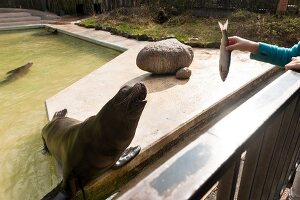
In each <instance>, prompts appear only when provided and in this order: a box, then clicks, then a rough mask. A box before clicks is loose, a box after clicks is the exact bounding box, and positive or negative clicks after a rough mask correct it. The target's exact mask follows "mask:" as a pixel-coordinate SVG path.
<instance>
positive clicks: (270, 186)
mask: <svg viewBox="0 0 300 200" xmlns="http://www.w3.org/2000/svg"><path fill="white" fill-rule="evenodd" d="M299 112H300V105H299V101H298V97H296V98H295V99H294V100H293V102H292V103H291V104H290V105H289V107H288V108H287V110H286V111H285V113H289V114H290V115H292V118H291V120H290V122H288V119H287V121H286V122H284V126H283V129H282V130H281V132H280V134H281V135H283V136H282V138H283V139H282V140H281V141H280V143H278V144H276V150H277V151H276V152H274V157H273V162H271V163H270V166H271V168H270V172H269V175H268V178H267V180H268V181H267V182H266V184H265V187H264V194H263V195H262V199H269V198H271V199H272V198H280V196H279V194H280V190H281V188H280V189H279V190H276V187H277V186H278V185H281V187H282V186H283V184H284V180H282V179H281V180H280V177H281V174H283V173H284V174H285V172H286V171H287V170H288V167H287V166H288V165H289V163H290V161H291V157H292V151H291V150H294V145H295V142H294V145H291V143H292V138H293V137H294V135H295V134H294V133H295V129H296V125H297V121H298V118H299ZM288 152H290V153H288ZM276 163H278V164H277V165H276ZM285 166H286V167H285Z"/></svg>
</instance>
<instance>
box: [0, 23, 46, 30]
mask: <svg viewBox="0 0 300 200" xmlns="http://www.w3.org/2000/svg"><path fill="white" fill-rule="evenodd" d="M44 27H45V25H43V24H28V25H17V26H5V27H0V31H13V30H24V29H37V28H44Z"/></svg>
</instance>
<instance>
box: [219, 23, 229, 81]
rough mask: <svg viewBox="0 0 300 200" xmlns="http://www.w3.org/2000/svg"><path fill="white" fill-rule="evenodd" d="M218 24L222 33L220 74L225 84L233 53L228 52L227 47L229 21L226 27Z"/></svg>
mask: <svg viewBox="0 0 300 200" xmlns="http://www.w3.org/2000/svg"><path fill="white" fill-rule="evenodd" d="M218 23H219V26H220V29H221V32H222V39H221V45H220V60H219V73H220V76H221V79H222V81H223V82H224V81H225V80H226V78H227V75H228V72H229V67H230V60H231V51H227V50H226V46H227V45H228V34H227V27H228V19H227V20H226V22H225V24H224V25H223V24H222V23H221V22H218Z"/></svg>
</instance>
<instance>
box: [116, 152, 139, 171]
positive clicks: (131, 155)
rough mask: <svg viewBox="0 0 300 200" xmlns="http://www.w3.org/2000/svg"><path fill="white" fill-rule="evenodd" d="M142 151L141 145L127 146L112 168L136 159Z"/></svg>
mask: <svg viewBox="0 0 300 200" xmlns="http://www.w3.org/2000/svg"><path fill="white" fill-rule="evenodd" d="M140 151H141V147H140V146H135V147H129V148H127V149H126V150H125V151H124V152H123V154H122V155H121V157H120V158H119V160H118V161H117V162H116V163H115V164H114V165H113V166H112V169H118V168H120V167H122V166H124V165H126V164H127V163H129V162H130V161H131V160H132V159H134V158H135V157H136V156H137V155H138V154H139V153H140Z"/></svg>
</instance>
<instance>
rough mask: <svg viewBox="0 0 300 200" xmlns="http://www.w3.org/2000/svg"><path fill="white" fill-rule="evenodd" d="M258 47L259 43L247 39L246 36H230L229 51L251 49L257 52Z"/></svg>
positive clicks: (250, 50)
mask: <svg viewBox="0 0 300 200" xmlns="http://www.w3.org/2000/svg"><path fill="white" fill-rule="evenodd" d="M257 49H258V43H257V42H253V41H251V40H246V39H244V38H241V37H238V36H233V37H229V38H228V46H227V47H226V50H227V51H233V50H240V51H249V52H251V53H256V52H257Z"/></svg>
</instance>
